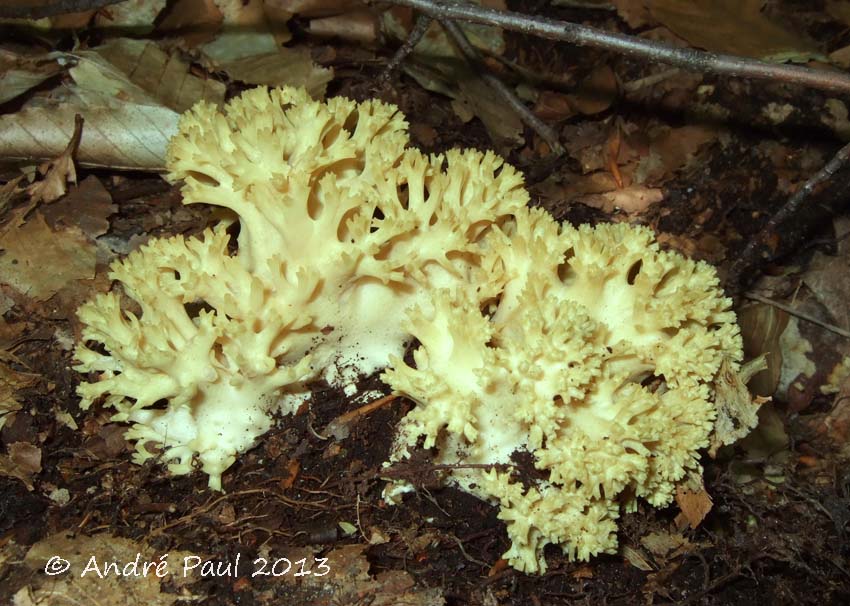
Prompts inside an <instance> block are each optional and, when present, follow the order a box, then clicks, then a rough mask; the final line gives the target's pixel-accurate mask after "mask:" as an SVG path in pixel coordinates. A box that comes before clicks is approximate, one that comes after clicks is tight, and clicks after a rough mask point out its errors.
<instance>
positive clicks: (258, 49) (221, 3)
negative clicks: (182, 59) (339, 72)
mask: <svg viewBox="0 0 850 606" xmlns="http://www.w3.org/2000/svg"><path fill="white" fill-rule="evenodd" d="M216 5H217V6H218V9H219V10H220V11H221V13H222V16H223V20H222V31H221V33H220V34H219V35H218V36H216V38H215V39H214V40H213V41H212V42H208V43H207V44H204V45H203V46H202V47H201V52H202V56H201V59H202V61H203V63H204V64H205V66H206V67H208V68H209V69H211V70H214V71H216V70H218V71H223V72H224V73H226V74H227V75H228V76H230V77H231V78H232V79H234V80H239V81H241V82H245V83H247V84H261V85H266V86H283V85H290V86H303V87H304V88H306V89H307V91H308V92H309V93H310V95H311V96H313V97H314V98H321V97H323V96H324V94H325V88H326V86H327V83H328V82H329V81H330V80H331V78H333V71H332V70H330V69H327V68H324V67H321V66H319V65H317V64H316V63H315V62H313V59H312V57H311V56H310V52H309V51H308V50H307V49H299V48H287V47H283V46H281V43H282V42H283V41H284V40H286V39H288V38H289V34H288V30H286V24H285V21H284V22H282V21H281V20H282V19H283V20H285V19H288V16H289V13H288V11H283V10H281V9H280V8H278V7H274V6H270V7H268V10H267V8H266V6H265V5H264V4H263V2H262V0H247V1H246V2H242V1H241V0H216Z"/></svg>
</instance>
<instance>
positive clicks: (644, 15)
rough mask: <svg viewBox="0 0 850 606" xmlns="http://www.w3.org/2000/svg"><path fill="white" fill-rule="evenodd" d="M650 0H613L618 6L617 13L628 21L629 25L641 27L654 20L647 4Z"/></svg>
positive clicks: (612, 2)
mask: <svg viewBox="0 0 850 606" xmlns="http://www.w3.org/2000/svg"><path fill="white" fill-rule="evenodd" d="M648 3H649V0H612V1H611V4H613V5H614V6H615V7H616V8H617V14H618V15H620V18H622V19H623V21H625V22H626V23H628V25H629V27H632V28H635V29H636V28H639V27H644V26H646V25H648V24H649V23H651V22H652V15H650V14H649V8H648V7H647V4H648Z"/></svg>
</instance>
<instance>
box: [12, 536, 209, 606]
mask: <svg viewBox="0 0 850 606" xmlns="http://www.w3.org/2000/svg"><path fill="white" fill-rule="evenodd" d="M57 555H59V557H61V558H62V559H64V560H66V561H67V563H68V565H69V568H68V572H65V573H61V574H54V575H52V576H47V575H42V574H40V575H33V576H31V577H30V579H31V580H30V583H31V585H30V586H25V587H22V588H20V590H19V591H18V593H17V594H16V595H15V600H16V604H18V603H26V604H32V605H34V606H59V605H65V604H67V605H68V606H71V605H74V604H123V605H126V606H171V604H174V603H175V602H176V601H177V600H179V599H180V598H181V596H180V595H178V594H171V593H163V592H161V588H160V581H161V580H162V581H166V582H167V581H169V580H173V581H174V582H179V581H182V580H184V579H182V578H181V575H180V571H182V563H183V557H185V556H188V555H191V554H188V553H186V552H171V553H168V554H159V553H156V552H155V551H154V550H153V549H151V548H149V547H147V546H145V545H143V544H140V543H136V542H134V541H131V540H129V539H124V538H121V537H116V536H113V535H110V534H98V535H95V536H91V537H88V536H85V535H73V534H71V533H67V532H61V533H58V534H54V535H51V536H49V537H47V538H46V539H43V540H41V541H39V542H38V543H36V544H35V545H33V546H32V547H31V548H30V550H29V551H28V552H27V555H26V557H25V558H24V561H23V564H24V566H26V567H27V568H29V569H30V570H32V571H43V570H45V568H46V567H48V566H51V564H50V562H51V560H50V559H51V558H52V557H54V556H57ZM92 559H94V562H92ZM137 561H138V565H137V566H138V571H139V573H138V575H137V576H134V577H131V578H125V577H123V576H119V575H115V574H110V575H108V576H104V577H103V578H100V576H98V575H97V574H96V573H95V572H94V571H93V570H91V569H90V568H89V572H88V573H86V574H85V575H83V574H82V573H83V571H85V570H86V569H87V567H89V566H91V565H96V566H98V567H99V569H100V570H101V571H102V570H103V567H104V566H105V565H107V564H109V563H112V562H115V563H118V565H119V567H120V568H121V569H122V570H123V567H124V566H126V565H128V564H129V565H132V564H133V563H134V562H137ZM162 561H164V562H165V566H164V568H163V570H164V571H165V572H166V574H165V575H164V577H163V578H162V579H160V578H159V577H157V575H156V573H155V569H154V568H151V569H149V571H148V574H147V575H142V566H143V564H145V563H148V562H150V563H153V564H154V565H155V564H158V563H159V562H162ZM52 565H53V566H55V565H56V564H55V563H54V564H52ZM60 565H61V563H60ZM25 599H29V600H30V601H29V602H23V601H21V602H18V600H25ZM193 599H197V598H196V597H193Z"/></svg>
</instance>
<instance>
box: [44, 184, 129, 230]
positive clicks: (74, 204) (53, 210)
mask: <svg viewBox="0 0 850 606" xmlns="http://www.w3.org/2000/svg"><path fill="white" fill-rule="evenodd" d="M116 210H118V207H117V206H116V205H115V204H113V203H112V196H111V195H109V192H108V191H107V190H106V188H105V187H104V186H103V184H102V183H101V182H100V179H98V178H97V177H95V176H94V175H89V176H88V177H86V178H85V179H83V181H82V182H80V184H79V185H78V186H76V187H74V188H73V189H71V191H70V192H68V194H67V195H66V196H65V197H64V198H62V199H61V200H58V201H57V202H54V203H53V204H51V205H49V206H45V207H43V208H42V209H41V211H40V212H41V214H42V215H44V218H45V220H46V221H47V223H48V225H50V227H52V228H53V229H59V228H60V227H62V226H64V227H71V226H76V227H79V228H80V230H81V231H82V232H83V233H84V234H86V235H87V236H88V237H89V238H92V239H94V238H97V237H98V236H101V235H103V234H105V233H106V232H107V231H108V230H109V220H108V219H109V217H110V216H111V215H112V214H113V213H114V212H115V211H116Z"/></svg>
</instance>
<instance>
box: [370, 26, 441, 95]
mask: <svg viewBox="0 0 850 606" xmlns="http://www.w3.org/2000/svg"><path fill="white" fill-rule="evenodd" d="M433 22H434V18H433V17H429V16H428V15H419V16H418V17H416V23H415V24H414V25H413V29H412V30H411V31H410V35H409V36H408V37H407V40H405V41H404V44H402V45H401V46H400V47H399V49H398V50H397V51H396V52H395V54H394V55H393V56H392V58H391V59H390V62H389V63H387V66H386V67H385V68H384V71H383V73H381V76H380V77H379V78H378V80H379V81H380V82H381V83H384V82H387V81H388V80H389V79H390V76H392V73H393V72H394V71H395V70H396V69H398V67H399V66H400V65H401V63H402V61H404V60H405V59H407V56H408V55H409V54H410V53H412V52H413V49H414V48H415V47H416V45H417V44H419V41H420V40H422V38H423V36H425V32H427V31H428V28H429V27H431V23H433Z"/></svg>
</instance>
